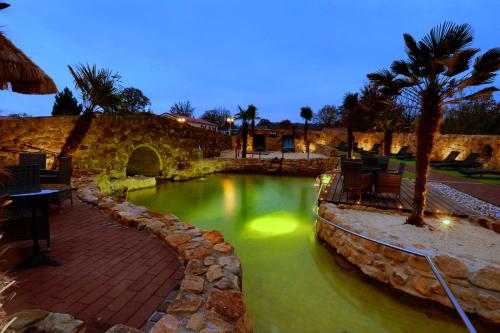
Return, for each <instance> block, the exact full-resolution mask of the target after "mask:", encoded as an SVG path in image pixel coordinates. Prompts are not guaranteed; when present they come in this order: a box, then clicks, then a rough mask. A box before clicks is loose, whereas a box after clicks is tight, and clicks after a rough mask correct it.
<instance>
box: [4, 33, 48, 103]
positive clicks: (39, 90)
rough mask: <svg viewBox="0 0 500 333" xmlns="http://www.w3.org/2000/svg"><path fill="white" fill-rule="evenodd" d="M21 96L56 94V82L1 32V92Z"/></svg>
mask: <svg viewBox="0 0 500 333" xmlns="http://www.w3.org/2000/svg"><path fill="white" fill-rule="evenodd" d="M9 84H10V87H11V89H12V91H14V92H17V93H21V94H39V95H44V94H55V93H56V92H57V87H56V84H55V83H54V81H52V79H51V78H50V77H49V76H48V75H47V74H45V72H44V71H43V70H41V69H40V67H38V66H37V65H35V64H34V63H33V62H32V61H31V60H30V58H28V57H27V56H26V55H25V54H24V53H23V51H21V50H20V49H18V48H17V47H16V46H15V45H14V44H12V42H11V41H10V40H9V39H7V37H5V36H4V35H3V33H1V32H0V90H7V89H9Z"/></svg>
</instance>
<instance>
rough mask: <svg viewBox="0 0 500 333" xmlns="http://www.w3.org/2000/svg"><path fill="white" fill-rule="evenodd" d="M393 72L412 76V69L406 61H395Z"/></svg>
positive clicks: (392, 66)
mask: <svg viewBox="0 0 500 333" xmlns="http://www.w3.org/2000/svg"><path fill="white" fill-rule="evenodd" d="M391 70H392V71H393V72H394V73H396V74H399V75H403V76H411V73H410V68H409V67H408V63H407V62H406V61H405V60H395V61H394V62H393V63H392V65H391Z"/></svg>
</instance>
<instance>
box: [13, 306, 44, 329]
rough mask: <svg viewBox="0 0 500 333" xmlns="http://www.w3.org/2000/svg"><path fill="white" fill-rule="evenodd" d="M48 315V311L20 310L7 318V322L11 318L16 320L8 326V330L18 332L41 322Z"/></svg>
mask: <svg viewBox="0 0 500 333" xmlns="http://www.w3.org/2000/svg"><path fill="white" fill-rule="evenodd" d="M48 314H49V312H48V311H45V310H40V309H30V310H22V311H19V312H16V313H14V314H12V315H10V316H9V317H8V318H7V322H9V321H10V320H12V318H14V317H15V318H16V320H15V321H14V322H13V323H12V324H11V325H10V328H12V329H14V330H16V331H18V330H21V329H23V328H25V327H28V326H30V325H31V324H33V323H36V322H37V321H39V320H42V319H43V318H45V317H46V316H47V315H48Z"/></svg>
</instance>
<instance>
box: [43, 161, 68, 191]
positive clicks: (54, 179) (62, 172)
mask: <svg viewBox="0 0 500 333" xmlns="http://www.w3.org/2000/svg"><path fill="white" fill-rule="evenodd" d="M72 172H73V166H72V158H71V156H64V157H60V158H59V169H58V170H44V171H42V173H41V175H40V178H41V182H42V184H66V185H69V184H70V183H71V173H72Z"/></svg>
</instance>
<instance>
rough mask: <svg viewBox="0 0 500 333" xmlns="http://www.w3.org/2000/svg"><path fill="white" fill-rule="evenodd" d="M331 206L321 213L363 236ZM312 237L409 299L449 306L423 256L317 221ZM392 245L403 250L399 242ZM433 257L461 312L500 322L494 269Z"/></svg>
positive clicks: (499, 287) (499, 280)
mask: <svg viewBox="0 0 500 333" xmlns="http://www.w3.org/2000/svg"><path fill="white" fill-rule="evenodd" d="M333 207H334V206H333V205H332V204H322V205H321V207H320V212H319V214H320V215H321V216H322V217H324V218H325V219H327V220H329V221H332V222H334V223H336V224H338V225H340V226H342V227H345V228H348V229H351V230H353V231H355V232H357V233H363V230H360V229H355V228H352V226H350V225H349V224H346V223H344V222H343V221H341V220H340V219H338V218H337V217H336V215H335V214H334V213H333V211H332V210H333ZM316 233H317V235H318V237H319V238H320V239H322V240H324V241H325V242H326V243H327V244H328V245H330V246H332V247H333V248H334V249H336V251H337V252H338V253H340V254H341V255H342V256H343V257H345V258H346V259H347V260H348V261H350V262H351V263H353V264H354V265H356V266H358V267H359V268H360V269H361V271H362V272H363V273H364V274H366V275H368V276H369V277H371V278H373V279H375V280H377V281H380V282H383V283H386V284H389V285H391V286H392V287H394V288H396V289H399V290H401V291H404V292H406V293H408V294H411V295H413V296H417V297H420V298H425V299H430V300H433V301H436V302H438V303H441V304H443V305H445V306H448V307H450V308H452V307H453V306H452V304H451V302H450V301H449V299H448V297H447V296H446V293H445V292H444V290H443V288H442V287H441V285H440V284H439V282H438V281H437V279H436V278H435V276H434V274H433V273H432V271H431V269H430V267H429V266H428V264H427V262H426V260H425V259H424V258H421V257H417V256H413V255H410V254H407V253H404V252H401V251H398V250H394V249H391V248H388V247H384V246H382V245H379V244H376V243H373V242H370V241H368V240H365V239H362V238H360V237H358V236H355V235H350V234H348V233H346V232H344V231H341V230H337V229H336V228H335V227H333V226H330V225H328V224H327V223H324V222H321V221H317V224H316ZM369 236H370V235H369ZM394 245H397V246H401V247H404V245H402V244H394ZM432 257H433V261H434V262H435V263H436V264H437V266H438V268H439V270H440V272H441V274H442V275H443V277H444V278H445V279H446V282H447V284H448V286H449V287H450V288H451V290H452V292H453V294H454V295H455V297H456V298H457V300H458V301H459V303H460V305H461V306H462V308H463V309H464V311H466V312H468V313H476V314H478V315H480V316H481V317H483V318H486V319H487V320H489V321H492V322H494V323H500V268H499V267H498V266H493V265H492V264H489V265H479V266H478V265H474V264H473V262H474V258H471V259H470V260H469V259H464V258H462V257H454V256H451V255H434V256H432Z"/></svg>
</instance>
